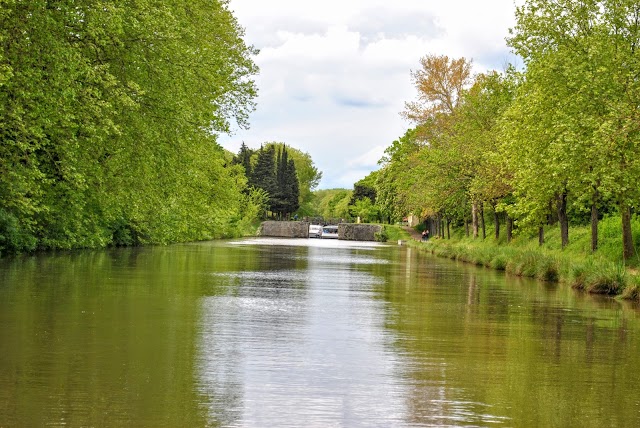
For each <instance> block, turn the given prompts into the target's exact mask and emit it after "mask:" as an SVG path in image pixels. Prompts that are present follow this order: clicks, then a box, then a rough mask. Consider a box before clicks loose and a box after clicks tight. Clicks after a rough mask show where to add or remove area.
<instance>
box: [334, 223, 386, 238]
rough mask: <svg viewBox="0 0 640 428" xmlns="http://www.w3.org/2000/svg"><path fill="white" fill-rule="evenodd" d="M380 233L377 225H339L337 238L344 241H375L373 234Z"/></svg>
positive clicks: (380, 227)
mask: <svg viewBox="0 0 640 428" xmlns="http://www.w3.org/2000/svg"><path fill="white" fill-rule="evenodd" d="M381 231H382V226H380V225H377V224H355V223H340V224H339V225H338V238H339V239H344V240H345V241H375V240H376V237H375V234H376V233H379V232H381Z"/></svg>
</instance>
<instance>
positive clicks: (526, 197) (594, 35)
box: [376, 0, 640, 260]
mask: <svg viewBox="0 0 640 428" xmlns="http://www.w3.org/2000/svg"><path fill="white" fill-rule="evenodd" d="M508 43H509V45H510V46H511V47H512V48H513V51H514V53H515V54H517V55H518V56H519V57H521V58H522V59H523V61H524V65H525V67H524V69H523V70H522V71H517V70H514V69H513V68H510V69H508V70H506V71H505V72H503V73H499V72H495V71H492V72H487V73H483V74H478V75H475V76H474V75H472V73H471V66H472V64H471V61H468V60H466V59H464V58H460V59H450V58H448V57H446V56H432V55H430V56H427V57H425V58H423V60H422V61H421V66H422V68H421V69H420V70H418V71H417V72H414V73H413V74H412V76H413V79H414V84H415V86H416V89H417V92H418V101H417V102H414V103H408V104H407V106H406V110H405V112H404V115H405V117H407V118H408V119H410V120H412V121H413V123H414V125H415V127H414V128H412V129H410V130H409V131H407V133H406V134H405V135H404V136H403V137H402V138H400V139H398V140H397V141H395V142H394V143H393V144H392V145H391V146H390V147H389V148H388V149H387V151H386V155H385V157H384V158H383V159H382V161H381V165H382V168H381V170H380V171H379V172H378V173H377V179H376V191H377V202H376V204H377V205H378V208H379V209H380V211H381V212H382V213H384V215H385V216H389V217H391V218H392V219H394V220H399V219H400V218H401V217H402V216H404V215H407V214H408V213H410V212H413V213H416V214H419V215H421V216H422V217H423V218H427V219H429V220H430V221H432V223H433V227H434V228H435V231H436V232H437V234H439V235H440V236H443V237H444V236H445V231H447V232H448V229H449V225H450V224H451V223H453V224H456V225H465V226H466V227H467V230H468V233H469V234H471V235H472V236H474V237H475V236H479V235H480V234H481V233H482V236H483V237H484V236H485V233H486V231H485V227H484V223H485V222H484V219H485V215H486V214H485V211H487V212H490V213H491V214H493V218H492V219H491V223H493V225H494V227H495V236H496V237H499V236H500V229H499V228H500V224H501V223H502V224H506V229H507V232H506V234H507V239H511V232H512V229H513V228H514V227H515V228H517V229H518V232H519V233H522V234H527V235H531V234H535V233H537V234H538V236H539V241H540V243H543V242H544V234H543V231H544V227H548V225H550V224H558V225H559V227H560V230H561V234H560V236H561V241H562V245H563V246H567V245H568V244H569V226H570V225H571V224H590V225H591V235H592V236H591V251H596V249H597V248H598V222H599V221H600V220H601V219H602V216H603V213H611V214H612V215H613V214H614V213H615V215H617V216H619V218H620V224H621V229H620V236H621V237H622V239H620V255H621V256H622V257H623V258H624V259H626V260H628V259H629V258H631V257H632V256H634V255H635V250H634V241H633V235H632V229H631V224H632V215H633V213H634V207H636V206H637V205H638V203H640V191H639V188H638V185H637V183H638V180H639V179H640V161H639V160H640V110H639V108H638V106H639V105H640V78H639V75H638V70H640V51H639V50H638V45H639V43H640V4H638V2H636V1H631V0H623V1H612V0H606V1H596V0H588V1H583V0H581V1H577V0H553V1H551V0H528V1H527V2H526V3H525V4H524V5H523V6H521V7H518V8H517V12H516V26H515V27H514V28H513V29H512V30H511V34H510V37H509V38H508ZM469 226H471V227H470V228H469Z"/></svg>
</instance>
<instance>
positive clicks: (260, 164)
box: [249, 146, 277, 203]
mask: <svg viewBox="0 0 640 428" xmlns="http://www.w3.org/2000/svg"><path fill="white" fill-rule="evenodd" d="M275 171H276V169H275V148H274V147H273V146H267V148H264V147H261V148H260V150H259V151H258V159H257V160H256V166H255V168H253V171H252V173H251V179H250V181H249V184H250V185H251V186H253V187H256V188H260V189H262V190H264V191H265V192H267V193H268V194H269V196H270V203H271V202H272V200H273V197H274V195H275V194H276V191H277V183H276V175H275Z"/></svg>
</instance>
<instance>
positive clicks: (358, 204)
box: [349, 197, 378, 223]
mask: <svg viewBox="0 0 640 428" xmlns="http://www.w3.org/2000/svg"><path fill="white" fill-rule="evenodd" d="M349 211H350V212H351V215H352V216H353V217H356V218H358V219H360V220H361V221H362V222H364V223H368V222H369V221H371V220H373V219H374V218H375V217H376V216H377V215H378V210H377V209H376V207H375V205H374V204H373V202H371V199H369V198H366V197H365V198H361V199H358V200H357V201H355V203H353V204H351V205H349Z"/></svg>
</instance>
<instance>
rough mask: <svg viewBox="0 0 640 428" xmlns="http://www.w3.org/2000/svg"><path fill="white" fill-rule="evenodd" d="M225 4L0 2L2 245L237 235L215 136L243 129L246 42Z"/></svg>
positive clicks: (249, 88)
mask: <svg viewBox="0 0 640 428" xmlns="http://www.w3.org/2000/svg"><path fill="white" fill-rule="evenodd" d="M242 36H243V30H242V28H241V27H239V25H238V23H237V22H236V20H235V18H234V17H233V15H232V14H231V12H230V11H229V9H228V2H227V1H226V0H219V1H214V0H193V1H189V2H182V1H175V0H170V1H156V0H141V1H136V2H129V1H122V0H116V1H101V0H76V1H56V2H53V1H49V0H30V1H21V0H3V1H0V117H1V118H2V120H0V140H1V144H0V251H3V252H6V251H24V250H34V249H36V248H77V247H103V246H108V245H131V244H138V243H155V242H159V243H163V242H173V241H184V240H197V239H206V238H211V237H218V236H228V235H234V234H237V233H239V231H240V230H241V229H242V228H244V227H245V226H246V224H247V223H248V222H250V221H251V218H252V217H253V216H254V215H256V214H257V213H258V212H259V211H260V210H259V205H260V202H261V198H260V195H256V194H253V193H251V192H243V191H244V190H245V187H246V180H245V178H244V174H243V173H242V170H241V168H240V167H237V166H231V165H228V164H227V162H226V161H225V155H224V153H223V150H222V149H221V148H220V146H219V145H218V144H217V143H216V137H215V133H216V132H228V130H229V128H230V123H231V121H235V122H237V123H238V124H239V125H240V126H245V125H246V120H247V117H248V114H249V113H250V112H251V111H252V110H253V108H254V103H253V101H252V100H253V98H254V97H255V95H256V89H255V85H254V82H253V81H252V79H251V77H252V75H254V74H255V73H256V72H257V68H256V66H255V64H254V63H253V61H252V56H253V55H254V54H255V53H256V52H255V50H254V49H253V48H252V47H250V46H247V45H246V44H245V43H244V41H243V39H242Z"/></svg>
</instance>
